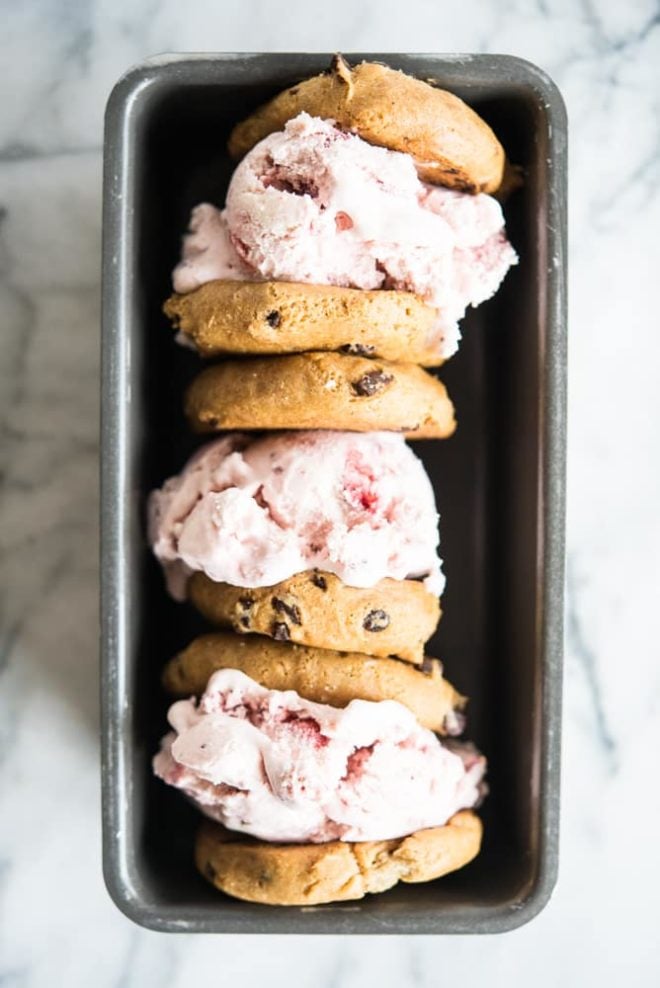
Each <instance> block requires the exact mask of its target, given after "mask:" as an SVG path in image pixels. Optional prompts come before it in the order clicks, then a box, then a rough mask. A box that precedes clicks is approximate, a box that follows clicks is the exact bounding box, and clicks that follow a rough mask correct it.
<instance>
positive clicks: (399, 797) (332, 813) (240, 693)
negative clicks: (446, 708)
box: [153, 669, 485, 843]
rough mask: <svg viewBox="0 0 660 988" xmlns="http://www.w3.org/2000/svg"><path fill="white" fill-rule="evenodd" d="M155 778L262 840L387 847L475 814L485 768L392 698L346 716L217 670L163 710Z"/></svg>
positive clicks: (355, 706)
mask: <svg viewBox="0 0 660 988" xmlns="http://www.w3.org/2000/svg"><path fill="white" fill-rule="evenodd" d="M169 722H170V724H171V726H172V727H173V729H174V731H173V733H170V734H168V735H167V736H166V737H165V738H164V739H163V742H162V747H161V751H160V752H159V754H157V755H156V757H155V758H154V763H153V764H154V771H155V773H156V775H158V776H159V777H160V778H161V779H163V780H164V781H165V782H168V783H169V784H170V785H173V786H176V787H177V788H178V789H182V790H183V792H185V793H186V794H187V795H188V796H189V797H190V798H191V799H192V800H193V801H194V802H195V803H196V805H197V806H198V807H199V809H200V810H201V811H202V812H203V813H205V814H206V816H209V817H211V818H212V819H214V820H218V821H219V822H220V823H222V824H224V825H225V826H226V827H228V828H230V829H231V830H239V831H242V832H244V833H247V834H252V835H253V836H254V837H258V838H260V839H261V840H267V841H295V842H311V843H321V842H323V841H329V840H346V841H364V840H389V839H393V838H396V837H403V836H405V835H407V834H411V833H413V832H414V831H416V830H421V829H424V828H427V827H436V826H442V824H444V823H446V822H447V820H449V818H450V817H451V816H453V815H454V813H457V812H458V811H459V810H461V809H466V808H469V807H472V806H475V805H476V804H477V803H478V802H479V799H480V795H481V785H480V784H481V780H482V778H483V774H484V771H485V760H484V759H483V758H482V757H481V756H479V755H476V754H474V753H473V752H470V751H469V749H466V755H465V756H464V757H461V755H460V754H458V753H456V752H455V751H450V750H449V749H448V748H446V747H444V746H443V745H442V744H441V742H440V741H439V740H438V738H437V737H436V736H435V734H433V733H432V732H431V731H429V730H426V728H423V727H420V726H419V724H418V723H417V721H416V719H415V717H414V716H413V714H412V713H411V712H410V711H409V710H408V709H407V708H406V707H404V706H403V705H402V704H400V703H397V702H396V701H394V700H383V701H381V702H380V703H373V702H369V701H366V700H353V701H352V702H351V703H349V705H348V706H347V707H346V708H344V709H337V708H334V707H330V706H327V705H325V704H321V703H312V702H311V701H309V700H304V699H302V698H301V697H300V696H298V694H297V693H295V692H294V691H292V690H291V691H287V692H281V691H278V690H267V689H264V688H263V687H262V686H259V685H258V684H257V683H255V682H254V681H253V680H252V679H250V678H249V677H248V676H246V675H244V674H243V673H242V672H238V671H237V670H234V669H223V670H222V671H220V672H216V673H214V675H213V676H212V677H211V679H210V680H209V683H208V686H207V688H206V692H205V694H204V696H203V697H202V699H201V701H200V703H199V706H198V707H197V706H195V703H194V701H193V700H181V701H179V702H178V703H175V704H173V706H172V707H170V711H169Z"/></svg>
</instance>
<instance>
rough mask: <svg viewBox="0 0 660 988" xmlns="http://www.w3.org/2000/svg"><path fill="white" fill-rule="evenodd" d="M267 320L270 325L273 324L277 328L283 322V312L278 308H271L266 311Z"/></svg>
mask: <svg viewBox="0 0 660 988" xmlns="http://www.w3.org/2000/svg"><path fill="white" fill-rule="evenodd" d="M266 322H267V323H268V325H269V326H272V327H273V329H277V327H278V326H279V324H280V323H281V322H282V316H281V313H279V312H278V311H277V309H271V310H270V312H267V313H266Z"/></svg>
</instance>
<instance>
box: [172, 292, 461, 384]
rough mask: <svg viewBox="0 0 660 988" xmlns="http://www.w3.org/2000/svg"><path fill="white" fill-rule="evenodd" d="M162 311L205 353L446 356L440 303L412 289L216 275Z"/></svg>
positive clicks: (434, 362)
mask: <svg viewBox="0 0 660 988" xmlns="http://www.w3.org/2000/svg"><path fill="white" fill-rule="evenodd" d="M163 311H164V312H165V314H166V315H167V316H168V317H169V318H170V319H171V320H172V322H173V324H174V326H175V327H176V328H177V329H179V330H180V331H181V332H182V333H183V334H184V336H186V337H187V338H188V339H189V340H190V341H191V342H192V343H193V344H194V345H195V347H196V349H197V350H198V351H199V353H200V354H201V355H202V356H203V357H217V356H221V355H223V354H228V353H235V354H266V353H301V352H302V351H304V350H339V351H341V352H344V353H349V354H358V355H361V356H365V357H366V356H368V357H372V356H373V357H382V358H384V359H385V360H406V361H409V362H410V363H413V364H422V365H423V366H425V367H437V366H439V365H440V364H441V363H442V359H443V358H442V357H440V356H438V347H437V342H436V343H435V345H434V343H433V338H434V326H435V324H436V323H437V321H438V313H437V311H436V310H435V309H433V308H431V307H430V306H428V305H426V304H425V303H424V302H423V301H422V299H421V298H419V296H417V295H413V294H412V293H411V292H395V291H376V292H367V291H361V290H360V289H358V288H336V287H334V286H331V285H301V284H297V283H294V282H288V281H261V282H259V281H210V282H208V283H207V284H205V285H202V286H201V287H200V288H198V289H196V290H195V291H194V292H189V293H187V294H185V295H172V296H171V297H170V298H169V299H168V300H167V302H166V303H165V305H164V306H163Z"/></svg>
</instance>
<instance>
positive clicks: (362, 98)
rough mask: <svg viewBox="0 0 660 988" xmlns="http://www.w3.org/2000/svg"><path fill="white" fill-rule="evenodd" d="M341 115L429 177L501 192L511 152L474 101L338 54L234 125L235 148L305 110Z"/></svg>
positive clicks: (239, 151)
mask: <svg viewBox="0 0 660 988" xmlns="http://www.w3.org/2000/svg"><path fill="white" fill-rule="evenodd" d="M303 111H304V112H305V113H309V114H310V115H311V116H314V117H322V118H324V119H326V120H327V119H331V120H335V121H336V122H337V123H338V125H339V126H340V127H341V128H342V129H343V130H349V131H353V132H354V133H356V134H358V135H359V136H360V137H361V138H363V139H364V140H365V141H368V142H369V143H370V144H378V145H380V146H382V147H387V148H391V149H392V150H394V151H405V152H407V153H408V154H410V155H412V157H413V158H414V159H415V164H416V166H417V171H418V173H419V176H420V178H421V179H423V180H424V181H426V182H435V183H436V184H438V185H446V186H449V187H450V188H454V189H461V190H463V191H465V192H473V193H476V192H494V191H495V190H496V189H497V188H498V187H499V185H500V183H501V181H502V175H503V172H504V164H505V155H504V149H503V148H502V145H501V144H500V142H499V141H498V140H497V138H496V137H495V134H494V133H493V131H492V130H491V129H490V127H489V126H488V124H487V123H486V122H485V121H484V120H482V119H481V117H480V116H478V114H476V113H475V112H474V110H472V109H471V108H470V107H469V106H468V105H467V103H464V102H463V100H461V99H459V98H458V96H454V95H453V94H452V93H448V92H446V91H445V90H443V89H437V88H436V87H435V86H431V85H429V84H428V83H426V82H422V81H421V80H420V79H413V78H412V77H411V76H408V75H405V74H404V73H403V72H397V71H395V70H394V69H390V68H388V67H387V66H386V65H377V64H375V63H373V62H362V63H361V64H360V65H356V66H355V68H353V69H351V67H350V66H349V65H348V63H347V62H346V60H345V59H344V58H342V57H341V55H335V57H334V58H333V60H332V63H331V66H330V69H329V71H327V72H324V73H322V74H321V75H317V76H314V78H312V79H307V80H305V81H304V82H299V83H297V84H296V85H295V86H291V88H290V89H287V90H285V91H284V92H283V93H280V94H279V95H278V96H276V97H275V98H274V99H272V100H271V101H270V102H269V103H266V104H265V105H264V106H262V107H260V108H259V109H258V110H256V111H255V113H253V114H252V116H250V117H248V118H247V120H244V121H243V122H242V123H239V124H238V125H237V126H236V127H234V129H233V131H232V133H231V135H230V138H229V152H230V154H231V155H232V156H233V157H234V158H241V157H242V156H243V155H244V154H246V153H247V152H248V151H249V150H250V149H251V148H252V147H254V145H255V144H257V142H258V141H260V140H262V139H263V138H264V137H266V136H267V135H268V134H271V133H273V131H277V130H282V129H283V127H284V125H285V124H286V122H287V120H291V119H292V118H293V117H296V116H297V115H298V114H299V113H301V112H303Z"/></svg>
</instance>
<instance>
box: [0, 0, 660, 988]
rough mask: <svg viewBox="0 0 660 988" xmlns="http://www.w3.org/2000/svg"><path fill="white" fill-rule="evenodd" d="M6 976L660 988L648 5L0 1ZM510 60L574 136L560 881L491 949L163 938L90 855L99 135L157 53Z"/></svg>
mask: <svg viewBox="0 0 660 988" xmlns="http://www.w3.org/2000/svg"><path fill="white" fill-rule="evenodd" d="M0 10H1V12H2V14H1V21H0V23H1V25H2V28H1V31H0V45H1V46H2V49H3V71H2V88H3V98H2V101H1V103H0V205H2V206H3V207H4V209H5V210H6V215H5V216H4V218H3V222H2V226H1V228H0V324H1V327H2V335H1V338H0V345H1V347H2V349H1V350H0V374H1V375H2V387H1V389H0V400H1V402H2V409H1V415H2V442H3V455H2V495H1V496H2V507H3V511H2V518H3V525H2V531H1V535H0V539H1V543H0V546H1V558H2V566H3V579H2V622H3V646H2V653H1V661H2V669H1V676H2V690H1V692H0V702H1V704H2V711H1V715H0V763H1V764H2V791H3V797H4V799H3V809H2V813H1V814H0V834H1V839H0V881H1V883H2V892H1V899H0V901H1V904H2V921H1V923H0V984H1V985H2V986H3V988H42V986H47V985H48V986H50V985H67V986H88V985H92V984H93V985H95V986H99V988H105V986H107V988H111V986H113V988H114V986H116V988H120V986H121V988H130V986H139V988H152V986H154V988H155V986H158V988H165V986H166V988H181V986H183V985H186V984H189V983H190V980H191V978H194V977H200V976H201V977H204V976H206V977H207V978H209V979H213V983H218V982H222V983H224V984H231V983H234V982H235V981H236V980H237V978H238V977H239V976H240V979H241V983H242V984H249V985H251V984H254V985H256V984H258V983H262V981H266V982H267V983H268V984H269V985H272V986H273V988H279V986H284V985H286V986H288V985H289V984H290V982H291V979H292V977H294V979H295V983H296V985H297V986H299V988H308V986H312V985H313V986H315V988H326V986H327V988H330V986H337V988H353V986H357V985H369V984H372V983H376V982H377V983H379V984H380V986H381V988H390V986H397V988H398V986H402V985H421V986H423V985H429V986H431V985H436V984H440V983H442V982H444V981H445V980H447V981H448V982H451V981H455V980H459V983H462V984H468V985H482V984H489V985H493V986H497V985H502V986H504V985H507V986H509V985H511V984H513V985H516V984H523V983H528V982H529V983H532V984H534V985H535V986H538V988H545V986H554V985H558V984H566V985H587V984H598V985H600V986H601V988H605V986H609V985H618V984H620V983H621V982H622V981H624V982H625V984H626V985H629V986H642V985H643V986H646V985H648V986H651V985H657V984H660V948H659V947H658V937H657V932H658V919H659V917H660V855H659V854H658V849H657V844H656V841H655V838H656V832H657V820H658V815H659V814H658V811H659V809H660V808H659V806H658V786H657V780H656V772H655V771H651V768H652V765H651V764H650V762H651V759H652V757H653V756H654V755H657V751H658V746H659V744H660V661H658V658H659V647H660V646H659V644H658V643H659V642H660V572H659V565H658V557H659V556H660V512H659V511H658V505H659V503H660V465H659V463H658V452H659V450H660V430H659V428H658V419H659V417H660V388H659V387H658V385H657V374H658V370H657V368H658V366H660V334H659V333H658V315H657V301H656V299H657V282H658V277H659V271H660V257H659V251H658V229H659V228H660V196H659V194H658V187H659V185H660V95H659V93H660V70H659V66H660V12H659V10H658V7H657V5H656V6H654V4H653V3H652V2H650V0H649V2H644V0H635V2H630V3H622V2H620V0H602V2H600V3H598V2H597V0H580V2H572V0H556V2H555V0H536V2H531V0H528V2H525V0H502V2H499V3H495V2H494V0H493V2H490V3H489V2H486V0H463V2H462V3H460V4H451V5H447V6H446V10H443V5H441V4H439V3H437V2H429V0H409V2H408V3H406V4H405V6H404V7H403V8H402V7H401V5H400V4H399V3H396V4H395V3H391V2H390V0H380V2H378V3H375V2H367V3H352V2H350V0H335V2H334V3H333V4H328V5H323V6H319V7H316V6H315V5H313V4H310V3H308V2H305V0H289V2H288V3H287V4H279V3H276V2H273V3H270V4H269V3H267V2H264V0H261V2H260V0H231V2H226V3H219V2H214V0H205V2H197V3H195V2H193V3H188V4H181V3H175V2H174V0H163V2H159V0H142V2H129V0H112V2H109V0H77V2H65V0H59V2H58V0H26V2H24V3H22V4H18V3H13V2H11V0H3V2H2V4H1V6H0ZM214 49H215V50H219V51H220V50H227V51H231V50H238V51H240V50H254V51H257V50H269V49H270V50H278V49H279V50H287V49H289V50H296V49H300V50H305V49H312V50H333V49H344V50H351V49H353V50H360V49H362V50H376V51H377V50H381V51H387V50H400V51H415V50H424V51H434V50H435V51H488V52H509V53H512V54H518V55H522V56H524V57H526V58H528V59H530V60H532V61H535V62H537V63H538V64H540V65H541V66H542V67H543V68H545V69H546V70H547V71H549V72H550V74H551V75H552V76H553V77H554V79H555V80H556V82H557V83H558V84H559V86H560V87H561V88H562V90H563V93H564V95H565V98H566V101H567V103H568V109H569V116H570V123H571V152H570V174H571V230H570V256H571V293H570V295H571V302H570V457H569V522H568V576H569V587H568V589H569V595H568V607H569V610H568V622H567V655H566V679H565V685H566V691H565V734H564V777H563V813H562V837H561V870H560V879H559V884H558V887H557V890H556V893H555V896H554V898H553V900H552V902H551V904H550V905H549V906H548V908H547V909H546V910H545V912H544V913H543V914H542V915H540V916H539V917H538V918H537V919H536V920H535V921H534V922H532V923H531V924H530V925H529V926H527V927H525V928H523V929H521V930H519V931H516V932H514V933H510V934H507V935H505V936H501V937H484V938H480V939H478V938H464V939H459V938H446V939H433V938H425V937H423V938H408V939H404V938H400V939H397V938H385V939H380V938H376V939H373V940H370V939H367V938H349V939H342V938H336V937H327V938H300V937H296V938H292V939H286V938H281V939H277V940H274V939H268V940H266V939H265V938H251V937H250V938H243V939H241V938H236V937H175V936H164V935H159V934H154V933H149V932H146V931H144V930H140V929H138V928H137V927H134V926H133V925H131V923H130V922H129V921H128V920H126V919H124V917H123V916H121V915H120V913H119V912H117V910H116V909H115V907H114V906H113V905H112V903H111V902H110V900H109V898H108V896H107V894H106V891H105V889H104V886H103V881H102V877H101V868H100V826H99V772H98V751H97V747H98V738H97V733H98V732H97V727H98V725H97V692H98V684H97V643H96V640H97V601H96V596H97V589H96V573H97V562H98V560H97V504H96V492H97V404H98V378H97V371H98V348H99V339H98V337H99V264H100V246H99V239H100V222H101V221H100V177H101V121H102V112H103V105H104V101H105V98H106V96H107V93H108V91H109V89H110V87H111V84H112V83H113V81H114V80H115V79H116V77H117V76H118V75H119V74H120V73H121V72H122V71H123V70H124V69H125V68H126V67H127V66H129V65H130V64H131V63H134V62H136V61H139V60H141V59H142V58H143V57H145V56H146V55H149V54H154V53H157V52H161V51H167V50H179V51H199V50H214Z"/></svg>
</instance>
